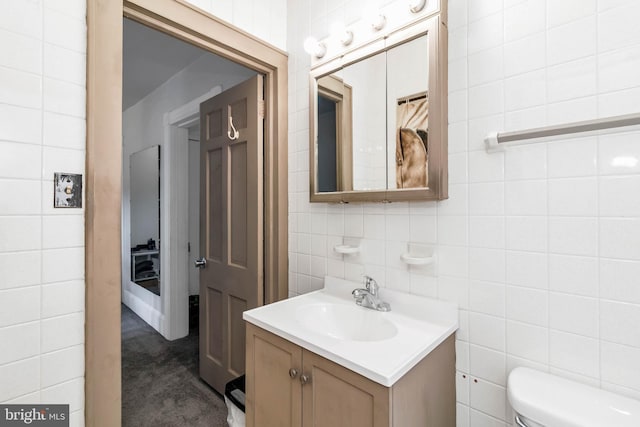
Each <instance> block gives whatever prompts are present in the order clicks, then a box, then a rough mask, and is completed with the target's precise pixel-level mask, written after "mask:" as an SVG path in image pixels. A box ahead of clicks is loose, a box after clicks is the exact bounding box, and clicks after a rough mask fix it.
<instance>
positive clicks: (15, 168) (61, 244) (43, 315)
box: [0, 0, 86, 425]
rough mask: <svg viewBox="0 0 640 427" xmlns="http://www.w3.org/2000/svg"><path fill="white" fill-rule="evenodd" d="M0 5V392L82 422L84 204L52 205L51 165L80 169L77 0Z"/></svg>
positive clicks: (80, 13) (80, 23)
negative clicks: (70, 387) (64, 409)
mask: <svg viewBox="0 0 640 427" xmlns="http://www.w3.org/2000/svg"><path fill="white" fill-rule="evenodd" d="M0 7H1V8H2V10H3V13H2V17H1V18H0V57H1V58H2V59H1V60H0V75H1V76H2V78H1V79H0V81H1V82H2V83H0V111H1V112H2V115H3V117H4V120H3V122H2V126H1V129H2V130H0V159H1V160H0V185H1V186H2V189H3V190H2V197H1V200H2V202H0V272H1V275H2V279H0V306H1V308H0V336H1V337H2V338H1V339H2V342H3V343H4V344H3V349H5V350H3V352H2V356H1V357H0V401H1V402H24V403H40V402H42V403H52V402H54V400H55V401H56V402H60V403H70V404H71V411H72V413H73V418H74V420H76V422H75V424H74V425H83V424H84V421H83V416H82V414H83V411H84V393H83V386H82V384H83V381H84V380H83V377H84V346H83V345H82V343H83V342H84V211H83V210H82V209H67V210H60V209H58V210H54V209H53V208H52V207H51V204H52V201H53V198H52V192H53V173H54V172H73V173H84V149H85V140H84V129H85V125H84V115H85V77H84V76H85V45H86V29H85V27H86V24H85V19H84V17H85V2H84V1H78V0H76V1H74V2H68V1H67V2H60V1H57V2H54V1H47V2H45V1H41V0H29V1H18V0H3V1H2V2H0ZM45 110H46V111H47V112H45ZM59 147H64V149H62V148H59ZM59 319H64V321H61V320H59ZM55 324H58V328H57V329H55V328H53V327H52V325H55ZM54 350H55V351H54ZM60 354H62V355H65V357H64V361H63V363H62V361H61V362H60V363H58V362H56V360H58V361H60V357H59V355H60ZM67 356H68V357H67ZM71 356H73V357H71ZM71 365H73V367H71ZM59 384H79V385H80V386H75V391H73V392H72V393H67V392H66V390H67V389H59V390H58V391H56V390H55V387H57V386H58V385H59Z"/></svg>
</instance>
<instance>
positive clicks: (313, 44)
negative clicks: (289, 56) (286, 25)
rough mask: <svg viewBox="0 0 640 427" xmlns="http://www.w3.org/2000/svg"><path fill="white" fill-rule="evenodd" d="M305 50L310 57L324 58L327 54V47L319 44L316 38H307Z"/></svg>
mask: <svg viewBox="0 0 640 427" xmlns="http://www.w3.org/2000/svg"><path fill="white" fill-rule="evenodd" d="M304 50H305V52H307V53H308V54H309V55H313V56H315V57H316V58H322V57H323V56H324V55H325V53H327V46H326V45H325V44H324V43H321V42H319V41H318V39H316V38H315V37H307V38H306V39H305V41H304Z"/></svg>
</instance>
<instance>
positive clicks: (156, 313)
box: [122, 54, 255, 336]
mask: <svg viewBox="0 0 640 427" xmlns="http://www.w3.org/2000/svg"><path fill="white" fill-rule="evenodd" d="M253 75H255V72H254V71H252V70H249V69H246V68H244V67H241V66H239V65H236V64H233V63H231V62H229V61H226V60H224V59H222V58H220V57H216V56H213V55H208V54H205V55H203V56H201V57H200V58H198V59H196V60H195V61H194V62H193V63H191V64H189V65H188V66H186V67H185V68H184V69H182V70H181V71H179V72H178V73H176V74H175V75H174V76H172V77H171V78H170V79H169V80H167V81H166V82H165V83H164V84H162V85H161V86H160V87H158V88H157V89H155V90H154V91H153V92H151V93H150V94H149V95H147V96H146V97H145V98H143V99H142V100H140V101H139V102H138V103H136V104H135V105H133V106H132V107H129V108H128V109H127V110H125V111H124V112H123V113H122V138H123V181H122V187H123V189H122V190H123V196H122V207H123V216H122V288H123V302H124V303H125V304H126V305H127V306H128V307H130V308H131V309H132V310H133V311H134V312H135V313H136V314H138V315H139V316H140V317H142V318H143V319H144V320H145V321H146V322H147V323H149V324H150V325H151V326H152V327H154V328H155V329H156V330H158V331H159V332H160V333H162V334H163V335H165V336H168V331H169V329H168V328H169V322H171V321H174V320H169V319H166V318H165V315H166V313H167V307H166V304H165V303H164V301H167V300H166V298H167V297H168V295H169V293H168V286H175V285H177V284H175V283H171V279H170V275H169V274H167V273H168V271H169V269H168V268H167V267H168V265H167V263H168V260H169V258H168V254H169V251H168V248H169V247H168V244H169V240H167V236H166V235H163V232H161V236H160V254H161V255H160V260H161V269H160V283H161V285H160V289H161V295H160V296H158V295H156V294H154V293H152V292H150V291H148V290H147V289H145V288H143V287H141V286H138V285H136V284H135V283H132V282H131V281H130V277H131V273H130V272H131V258H130V249H129V248H130V247H131V245H132V244H133V243H132V242H131V226H130V224H131V216H130V196H129V190H130V182H131V181H130V165H129V162H130V156H131V154H132V153H137V152H139V151H141V150H143V149H144V148H147V147H151V146H153V145H160V157H161V159H162V160H161V165H162V166H161V168H160V171H161V172H160V173H161V176H162V178H161V180H160V193H161V198H165V199H166V194H167V191H168V187H167V186H168V185H169V183H168V182H166V176H167V172H166V170H167V169H168V162H171V161H174V160H172V159H169V157H168V156H169V151H170V150H169V147H167V146H166V145H165V140H164V139H165V124H164V117H165V114H166V113H169V112H171V111H173V110H175V109H177V108H179V107H181V106H182V105H184V104H187V103H188V102H190V101H192V100H194V99H196V98H198V97H200V96H203V95H204V94H206V93H207V92H209V91H211V90H212V89H213V88H214V87H216V86H221V87H222V90H226V89H228V88H230V87H232V86H234V85H236V84H238V83H240V82H242V81H244V80H246V79H247V78H248V77H250V76H253ZM187 133H188V131H187V130H186V129H185V130H184V137H185V144H186V143H187V142H186V138H187V136H188V135H187ZM186 173H187V172H186V171H185V174H186ZM166 203H167V201H166V200H163V201H162V202H161V206H162V207H161V213H160V222H161V230H165V226H166V224H169V222H170V223H171V224H173V222H171V219H170V218H169V216H168V212H167V209H166V206H167V204H166ZM167 221H169V222H167ZM171 241H173V240H171ZM134 243H135V242H134ZM186 249H187V248H186V247H185V248H184V255H185V262H187V252H186ZM190 267H191V264H190V265H189V268H190ZM188 280H189V278H188V276H185V277H184V281H185V283H186V282H187V281H188Z"/></svg>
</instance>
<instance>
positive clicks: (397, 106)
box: [387, 35, 429, 188]
mask: <svg viewBox="0 0 640 427" xmlns="http://www.w3.org/2000/svg"><path fill="white" fill-rule="evenodd" d="M428 82H429V45H428V40H427V36H426V35H425V36H422V37H418V38H417V39H415V40H411V41H409V42H407V43H404V44H401V45H399V46H396V47H394V48H393V49H390V50H388V51H387V132H388V133H387V150H388V151H387V152H388V159H389V173H388V175H387V184H388V187H387V188H426V187H428V186H429V183H428V178H427V177H428V157H429V156H428V155H429V151H428V143H427V142H428V129H429V121H428V117H429V102H428V92H427V88H428Z"/></svg>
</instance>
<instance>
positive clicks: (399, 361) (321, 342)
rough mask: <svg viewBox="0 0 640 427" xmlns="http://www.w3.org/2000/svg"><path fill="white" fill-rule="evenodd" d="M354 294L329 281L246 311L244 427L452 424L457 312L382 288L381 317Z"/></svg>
mask: <svg viewBox="0 0 640 427" xmlns="http://www.w3.org/2000/svg"><path fill="white" fill-rule="evenodd" d="M357 287H359V284H358V283H355V282H350V281H345V280H341V279H336V278H331V277H327V278H326V279H325V288H324V289H322V290H320V291H316V292H312V293H309V294H305V295H301V296H299V297H295V298H291V299H288V300H284V301H280V302H278V303H275V304H270V305H267V306H264V307H260V308H257V309H254V310H250V311H247V312H245V313H244V319H245V320H246V321H247V322H248V324H247V358H246V361H247V366H246V397H247V400H246V422H247V426H255V427H258V426H283V427H284V426H291V427H296V426H332V427H334V426H344V427H347V426H349V427H360V426H362V427H382V426H402V427H410V426H438V427H446V426H452V427H453V426H455V347H454V335H453V334H454V332H455V330H456V329H457V326H458V325H457V307H456V306H455V305H453V304H449V303H445V302H441V301H435V300H431V299H429V298H423V297H419V296H414V295H409V294H403V293H400V292H393V291H389V290H386V289H381V290H380V295H381V298H383V299H384V300H385V301H386V302H388V303H389V304H390V305H391V308H392V309H391V311H390V312H379V311H375V310H372V309H367V308H364V307H360V306H358V305H356V304H355V301H354V299H353V298H352V297H351V291H352V290H353V289H354V288H357Z"/></svg>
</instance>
